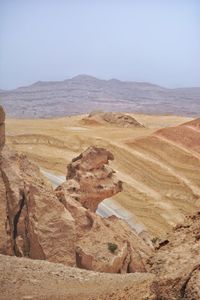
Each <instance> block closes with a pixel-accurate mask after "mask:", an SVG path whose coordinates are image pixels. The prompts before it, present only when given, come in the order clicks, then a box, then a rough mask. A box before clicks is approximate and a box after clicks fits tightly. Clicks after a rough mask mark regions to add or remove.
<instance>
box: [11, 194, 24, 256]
mask: <svg viewBox="0 0 200 300" xmlns="http://www.w3.org/2000/svg"><path fill="white" fill-rule="evenodd" d="M24 204H25V196H24V195H22V200H21V203H20V207H19V210H18V212H17V213H16V215H15V217H14V220H13V241H14V247H13V251H14V253H15V255H17V251H16V243H15V239H16V237H17V225H18V221H19V218H20V215H21V212H22V209H23V207H24Z"/></svg>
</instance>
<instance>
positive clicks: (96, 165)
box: [63, 146, 122, 211]
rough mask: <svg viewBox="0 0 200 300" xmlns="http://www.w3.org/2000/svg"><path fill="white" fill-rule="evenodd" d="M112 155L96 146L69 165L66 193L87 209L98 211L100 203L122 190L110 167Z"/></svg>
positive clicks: (64, 185) (65, 185)
mask: <svg viewBox="0 0 200 300" xmlns="http://www.w3.org/2000/svg"><path fill="white" fill-rule="evenodd" d="M113 159H114V157H113V155H112V153H110V152H109V151H107V150H105V149H103V148H97V147H95V146H92V147H89V148H88V149H87V150H85V151H84V152H83V153H81V154H80V155H79V156H78V157H76V158H74V159H73V160H72V163H70V164H69V165H68V173H67V177H66V178H67V181H66V182H65V183H64V184H63V187H64V190H65V193H66V194H67V193H68V194H69V196H70V197H72V198H73V199H74V200H76V201H78V202H80V203H81V204H82V205H83V206H84V207H85V208H89V209H90V210H92V211H96V209H97V207H98V205H99V203H100V202H101V201H102V200H104V199H106V198H109V197H112V196H113V195H115V194H117V193H118V192H120V191H121V190H122V182H121V181H119V180H118V179H117V178H116V177H115V175H114V171H113V170H112V169H111V168H110V167H109V166H108V163H109V160H113Z"/></svg>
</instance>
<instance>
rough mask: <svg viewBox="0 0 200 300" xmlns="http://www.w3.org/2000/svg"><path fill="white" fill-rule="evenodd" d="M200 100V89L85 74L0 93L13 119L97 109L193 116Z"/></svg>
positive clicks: (55, 115) (61, 114)
mask: <svg viewBox="0 0 200 300" xmlns="http://www.w3.org/2000/svg"><path fill="white" fill-rule="evenodd" d="M199 98H200V88H199V87H189V88H187V87H185V88H174V89H173V88H166V87H161V86H158V85H156V84H152V83H149V82H132V81H120V80H118V79H110V80H102V79H98V78H95V77H92V76H88V75H78V76H75V77H73V78H70V79H66V80H63V81H38V82H35V83H33V84H32V85H29V86H24V87H19V88H17V89H14V90H9V91H7V90H0V101H1V104H2V105H3V106H4V109H5V111H6V114H7V115H8V116H9V117H12V118H49V117H57V116H67V115H68V116H70V115H75V114H84V113H89V112H90V111H92V110H97V109H98V110H99V109H101V110H104V111H115V112H122V111H128V112H140V113H151V114H175V115H187V116H193V117H195V116H198V113H199V111H200V104H199Z"/></svg>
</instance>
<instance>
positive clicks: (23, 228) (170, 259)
mask: <svg viewBox="0 0 200 300" xmlns="http://www.w3.org/2000/svg"><path fill="white" fill-rule="evenodd" d="M4 124H5V114H4V111H3V109H2V107H0V200H1V201H0V235H1V240H0V270H1V272H0V274H1V275H0V299H2V300H5V299H16V300H18V299H37V300H42V299H46V300H51V299H52V300H53V299H70V300H73V299H78V300H82V299H87V300H96V299H102V300H108V299H112V300H122V299H123V300H132V299H137V300H169V299H170V300H177V299H185V300H186V299H187V300H198V299H200V285H199V282H200V281H199V276H200V264H199V251H200V232H199V228H200V227H199V224H200V207H199V199H200V198H199V195H200V194H199V175H200V174H199V172H200V168H199V158H200V157H199V152H200V144H199V141H200V139H199V134H200V131H199V128H200V119H195V120H193V119H190V118H184V117H175V116H173V117H172V116H157V117H155V116H149V115H124V114H107V113H106V114H104V113H99V112H95V113H92V114H90V115H89V116H87V115H84V116H83V115H82V116H77V117H66V118H62V119H51V120H14V119H10V120H9V119H8V120H7V122H6V134H5V126H4ZM5 135H6V144H5ZM16 149H17V150H18V151H17V152H16V151H15V150H16ZM68 154H70V155H71V156H70V155H68ZM69 157H70V158H69ZM29 158H31V160H32V161H31V160H29ZM57 158H59V159H57ZM33 160H34V161H35V162H36V163H37V164H35V163H34V162H33ZM37 165H39V166H40V168H39V167H38V166H37ZM66 167H67V168H66ZM40 169H41V170H42V172H43V173H44V175H45V174H46V175H47V174H49V175H48V176H49V178H50V179H51V178H58V179H59V180H60V181H59V180H58V181H59V182H58V181H57V184H56V185H57V188H56V189H55V188H53V186H52V184H51V183H50V182H49V181H48V180H47V178H45V176H44V175H43V174H42V173H41V171H40ZM64 175H66V179H64ZM51 176H53V177H51ZM61 176H62V177H61ZM61 178H62V180H61ZM107 198H110V199H111V200H110V201H115V203H116V205H118V204H117V203H119V204H120V206H119V207H118V214H119V215H118V216H113V215H112V216H109V217H106V218H105V216H104V215H102V214H100V215H98V214H97V212H98V209H99V204H100V205H101V204H102V201H103V200H104V199H107ZM104 201H105V200H104ZM113 203H114V202H113ZM116 207H117V206H116ZM124 209H126V211H127V212H129V213H132V214H133V216H134V218H135V222H136V224H141V225H142V226H144V227H143V230H140V231H138V230H137V228H136V227H135V226H131V227H130V226H129V225H128V224H127V223H126V218H124V217H123V213H124ZM120 213H121V214H122V218H121V215H120ZM189 214H190V216H188V215H189ZM134 218H133V219H134ZM123 219H124V220H123ZM130 225H131V224H130ZM133 225H134V224H133ZM167 232H168V233H167ZM27 258H28V259H27ZM81 269H86V270H89V271H86V270H81ZM109 273H112V274H109ZM113 273H118V274H113ZM127 273H129V274H127Z"/></svg>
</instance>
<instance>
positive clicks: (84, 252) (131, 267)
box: [56, 185, 152, 273]
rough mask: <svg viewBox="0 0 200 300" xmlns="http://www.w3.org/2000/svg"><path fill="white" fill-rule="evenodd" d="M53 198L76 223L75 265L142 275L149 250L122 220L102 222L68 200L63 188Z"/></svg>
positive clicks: (113, 217)
mask: <svg viewBox="0 0 200 300" xmlns="http://www.w3.org/2000/svg"><path fill="white" fill-rule="evenodd" d="M56 195H57V197H58V199H59V201H60V202H61V203H63V204H64V206H65V207H66V209H67V210H68V211H69V212H70V213H71V215H72V217H73V218H74V220H75V227H76V243H75V251H76V264H77V266H78V267H80V268H84V269H87V270H95V271H99V272H110V273H127V272H128V273H132V272H145V271H146V267H145V263H146V260H147V258H148V257H149V255H150V254H151V253H152V249H151V248H150V246H149V245H147V244H146V243H145V241H144V240H143V239H142V238H140V237H139V236H138V235H137V234H136V233H135V232H134V231H133V230H132V229H131V228H130V227H129V225H128V224H127V223H126V222H124V221H123V220H120V219H118V218H117V217H115V216H111V217H109V218H107V219H104V218H101V217H100V216H98V215H96V214H95V213H94V212H92V211H91V210H89V209H86V208H84V207H83V206H82V205H81V204H80V203H79V202H78V201H74V200H73V199H72V198H71V197H70V196H69V191H68V190H66V189H65V185H61V186H60V187H58V188H57V189H56Z"/></svg>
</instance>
